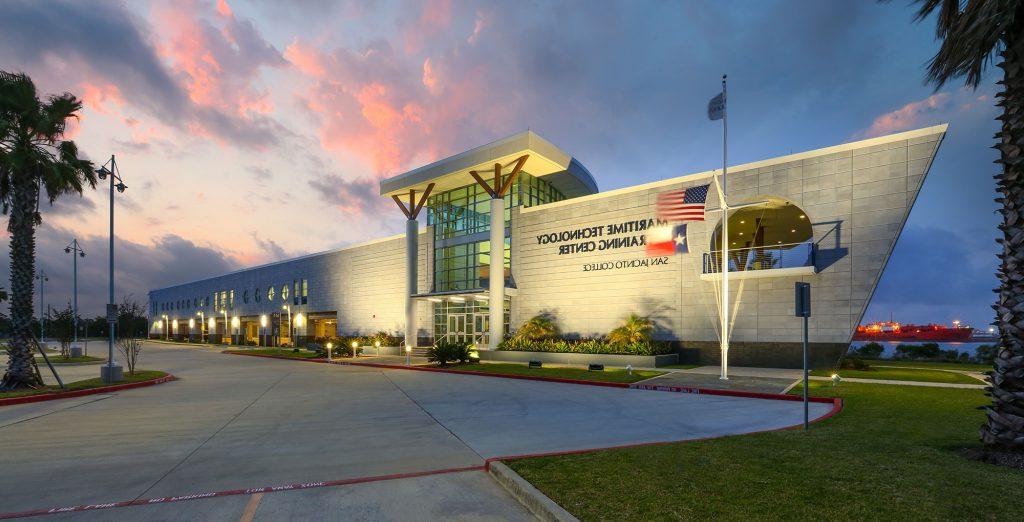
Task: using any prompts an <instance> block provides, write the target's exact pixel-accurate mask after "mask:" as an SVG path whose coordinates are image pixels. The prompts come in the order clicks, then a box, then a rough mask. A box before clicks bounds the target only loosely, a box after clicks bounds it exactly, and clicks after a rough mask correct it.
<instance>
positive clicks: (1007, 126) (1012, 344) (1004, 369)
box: [917, 0, 1024, 451]
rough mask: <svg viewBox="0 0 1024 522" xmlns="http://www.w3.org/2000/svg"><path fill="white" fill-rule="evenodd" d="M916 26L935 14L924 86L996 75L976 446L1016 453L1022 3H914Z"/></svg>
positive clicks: (1022, 279) (1022, 290) (1022, 386)
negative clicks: (995, 214) (992, 214)
mask: <svg viewBox="0 0 1024 522" xmlns="http://www.w3.org/2000/svg"><path fill="white" fill-rule="evenodd" d="M917 3H918V4H919V9H918V12H917V20H918V21H920V20H923V19H924V18H926V17H928V16H929V15H931V14H932V13H933V12H936V11H937V12H938V19H937V29H936V34H937V35H938V37H939V38H940V39H941V40H942V43H941V45H940V46H939V51H938V52H937V53H936V54H935V56H934V57H933V58H932V60H931V62H929V64H928V75H927V78H928V81H929V82H931V83H933V84H934V85H935V86H936V89H938V88H941V87H942V86H943V85H945V84H946V82H948V81H950V80H953V79H955V78H964V80H965V83H966V84H967V85H968V86H969V87H971V88H975V89H976V88H977V87H978V84H979V83H980V82H981V79H982V76H983V75H984V73H985V71H986V70H987V69H988V67H989V65H990V64H991V61H992V60H993V59H996V57H998V59H1001V60H1002V61H1001V62H1000V63H998V64H996V67H999V68H1000V69H1002V70H1003V78H1002V80H1001V81H1000V82H999V84H1000V85H1001V86H1002V91H1001V92H999V93H997V94H996V98H997V99H998V103H997V105H998V106H1000V107H1002V110H1003V113H1002V115H1000V116H999V117H998V118H997V119H998V120H999V121H1001V122H1002V129H1001V130H1000V132H999V133H997V134H996V140H997V143H996V146H995V148H996V149H997V150H999V153H1000V155H999V160H998V163H999V164H1000V165H1001V166H1002V172H1000V173H999V174H998V175H996V177H995V178H996V181H997V183H996V185H997V188H998V190H999V193H1000V197H998V198H996V201H997V202H998V203H1000V204H1002V206H1003V208H1002V209H1001V210H1000V213H1001V214H1002V216H1003V222H1002V224H1000V225H999V230H1001V231H1002V233H1003V237H1001V238H999V239H997V240H996V241H997V242H998V243H999V244H1001V245H1002V247H1003V251H1002V252H1001V253H1000V254H999V261H1000V263H999V270H998V271H997V272H996V276H997V277H998V278H999V283H1000V284H999V289H998V293H999V297H998V299H997V301H996V304H995V305H993V308H994V309H995V311H996V322H995V324H996V325H997V326H998V327H999V349H998V352H997V354H996V358H995V361H994V365H995V367H994V369H993V371H992V374H991V375H992V386H991V387H990V388H989V396H990V397H992V404H991V405H990V406H986V407H985V412H986V416H987V417H988V420H987V423H986V424H984V425H982V427H981V440H982V442H983V443H984V444H985V445H986V446H987V447H989V448H992V449H1013V450H1020V451H1024V0H971V1H969V2H964V1H963V0H917Z"/></svg>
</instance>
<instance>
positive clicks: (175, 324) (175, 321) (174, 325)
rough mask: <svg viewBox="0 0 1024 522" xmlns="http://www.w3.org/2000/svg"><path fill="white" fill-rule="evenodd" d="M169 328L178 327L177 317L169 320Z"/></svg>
mask: <svg viewBox="0 0 1024 522" xmlns="http://www.w3.org/2000/svg"><path fill="white" fill-rule="evenodd" d="M171 328H174V329H175V330H177V329H178V320H177V319H175V320H173V321H171Z"/></svg>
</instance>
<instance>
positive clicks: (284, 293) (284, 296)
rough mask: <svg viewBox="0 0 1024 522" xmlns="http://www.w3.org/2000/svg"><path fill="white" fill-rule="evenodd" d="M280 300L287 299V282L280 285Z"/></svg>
mask: <svg viewBox="0 0 1024 522" xmlns="http://www.w3.org/2000/svg"><path fill="white" fill-rule="evenodd" d="M281 300H282V301H287V300H288V285H287V284H283V285H281Z"/></svg>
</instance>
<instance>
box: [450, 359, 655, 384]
mask: <svg viewBox="0 0 1024 522" xmlns="http://www.w3.org/2000/svg"><path fill="white" fill-rule="evenodd" d="M445 369H448V370H470V371H474V372H487V373H501V374H505V375H530V376H535V377H554V378H558V379H578V380H583V381H602V382H627V383H628V382H637V381H642V380H644V379H650V378H651V377H657V376H659V375H662V374H664V373H665V372H656V371H650V370H633V374H632V375H628V374H627V373H626V370H620V369H607V370H604V371H600V372H591V371H587V370H584V369H580V368H530V367H528V366H526V365H525V364H498V363H495V364H490V363H488V364H473V363H471V364H459V365H449V366H446V367H445Z"/></svg>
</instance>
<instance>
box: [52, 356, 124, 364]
mask: <svg viewBox="0 0 1024 522" xmlns="http://www.w3.org/2000/svg"><path fill="white" fill-rule="evenodd" d="M46 356H47V357H49V358H50V362H51V363H53V364H69V363H87V362H102V361H106V360H107V358H106V357H93V356H91V355H82V356H80V357H67V358H65V357H61V356H60V355H50V354H46ZM36 364H46V361H45V360H44V359H43V357H42V356H36Z"/></svg>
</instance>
